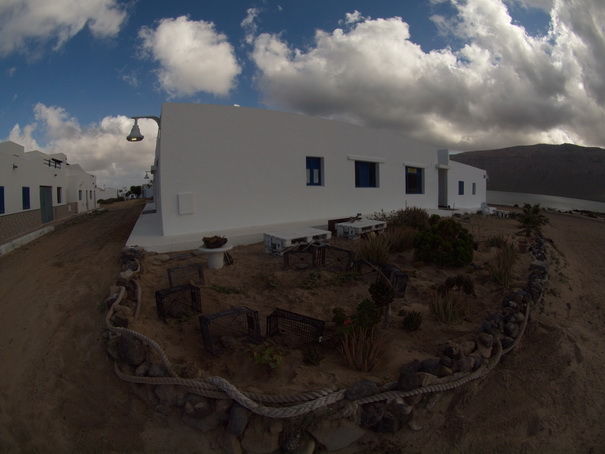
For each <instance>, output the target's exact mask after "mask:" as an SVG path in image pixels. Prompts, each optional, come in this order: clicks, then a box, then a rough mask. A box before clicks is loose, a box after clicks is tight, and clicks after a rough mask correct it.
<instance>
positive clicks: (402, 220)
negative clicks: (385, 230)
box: [370, 207, 429, 229]
mask: <svg viewBox="0 0 605 454" xmlns="http://www.w3.org/2000/svg"><path fill="white" fill-rule="evenodd" d="M370 218H371V219H376V220H378V221H385V222H386V223H387V224H388V225H389V226H390V227H412V228H414V229H421V228H424V227H426V226H428V224H429V215H428V213H427V212H426V210H425V209H424V208H416V207H411V208H405V209H403V210H394V211H391V212H389V213H385V212H384V211H380V212H378V213H374V214H373V215H372V216H370Z"/></svg>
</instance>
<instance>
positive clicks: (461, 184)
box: [458, 181, 464, 195]
mask: <svg viewBox="0 0 605 454" xmlns="http://www.w3.org/2000/svg"><path fill="white" fill-rule="evenodd" d="M458 195H464V181H459V182H458Z"/></svg>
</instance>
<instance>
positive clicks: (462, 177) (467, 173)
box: [448, 161, 487, 211]
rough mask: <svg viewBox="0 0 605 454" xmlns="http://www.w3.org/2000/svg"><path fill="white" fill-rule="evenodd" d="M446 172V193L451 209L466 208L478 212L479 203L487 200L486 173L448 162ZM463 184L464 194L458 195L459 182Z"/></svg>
mask: <svg viewBox="0 0 605 454" xmlns="http://www.w3.org/2000/svg"><path fill="white" fill-rule="evenodd" d="M449 165H450V170H449V172H448V192H449V201H450V206H451V208H466V209H472V210H477V211H478V210H480V209H481V203H483V202H485V201H486V200H487V173H486V171H485V170H482V169H478V168H476V167H472V166H469V165H466V164H461V163H459V162H455V161H450V163H449ZM460 181H462V182H463V183H464V194H463V195H460V194H459V193H458V192H459V186H458V185H459V182H460ZM473 183H475V188H476V191H475V194H473Z"/></svg>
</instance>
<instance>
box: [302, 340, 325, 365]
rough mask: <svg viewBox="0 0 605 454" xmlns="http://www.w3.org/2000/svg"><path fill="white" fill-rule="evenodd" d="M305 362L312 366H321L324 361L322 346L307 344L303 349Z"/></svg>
mask: <svg viewBox="0 0 605 454" xmlns="http://www.w3.org/2000/svg"><path fill="white" fill-rule="evenodd" d="M302 354H303V362H304V363H305V364H310V365H312V366H319V363H320V362H321V360H322V359H323V355H322V353H321V346H320V344H307V345H305V346H304V347H303V348H302Z"/></svg>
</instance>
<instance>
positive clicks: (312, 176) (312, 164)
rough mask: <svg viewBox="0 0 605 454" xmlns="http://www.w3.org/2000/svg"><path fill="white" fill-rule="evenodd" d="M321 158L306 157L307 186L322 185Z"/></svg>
mask: <svg viewBox="0 0 605 454" xmlns="http://www.w3.org/2000/svg"><path fill="white" fill-rule="evenodd" d="M322 161H323V159H322V158H316V157H311V156H307V186H322V185H323V178H322V174H323V171H322V170H323V169H322V167H323V166H322V164H323V162H322Z"/></svg>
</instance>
